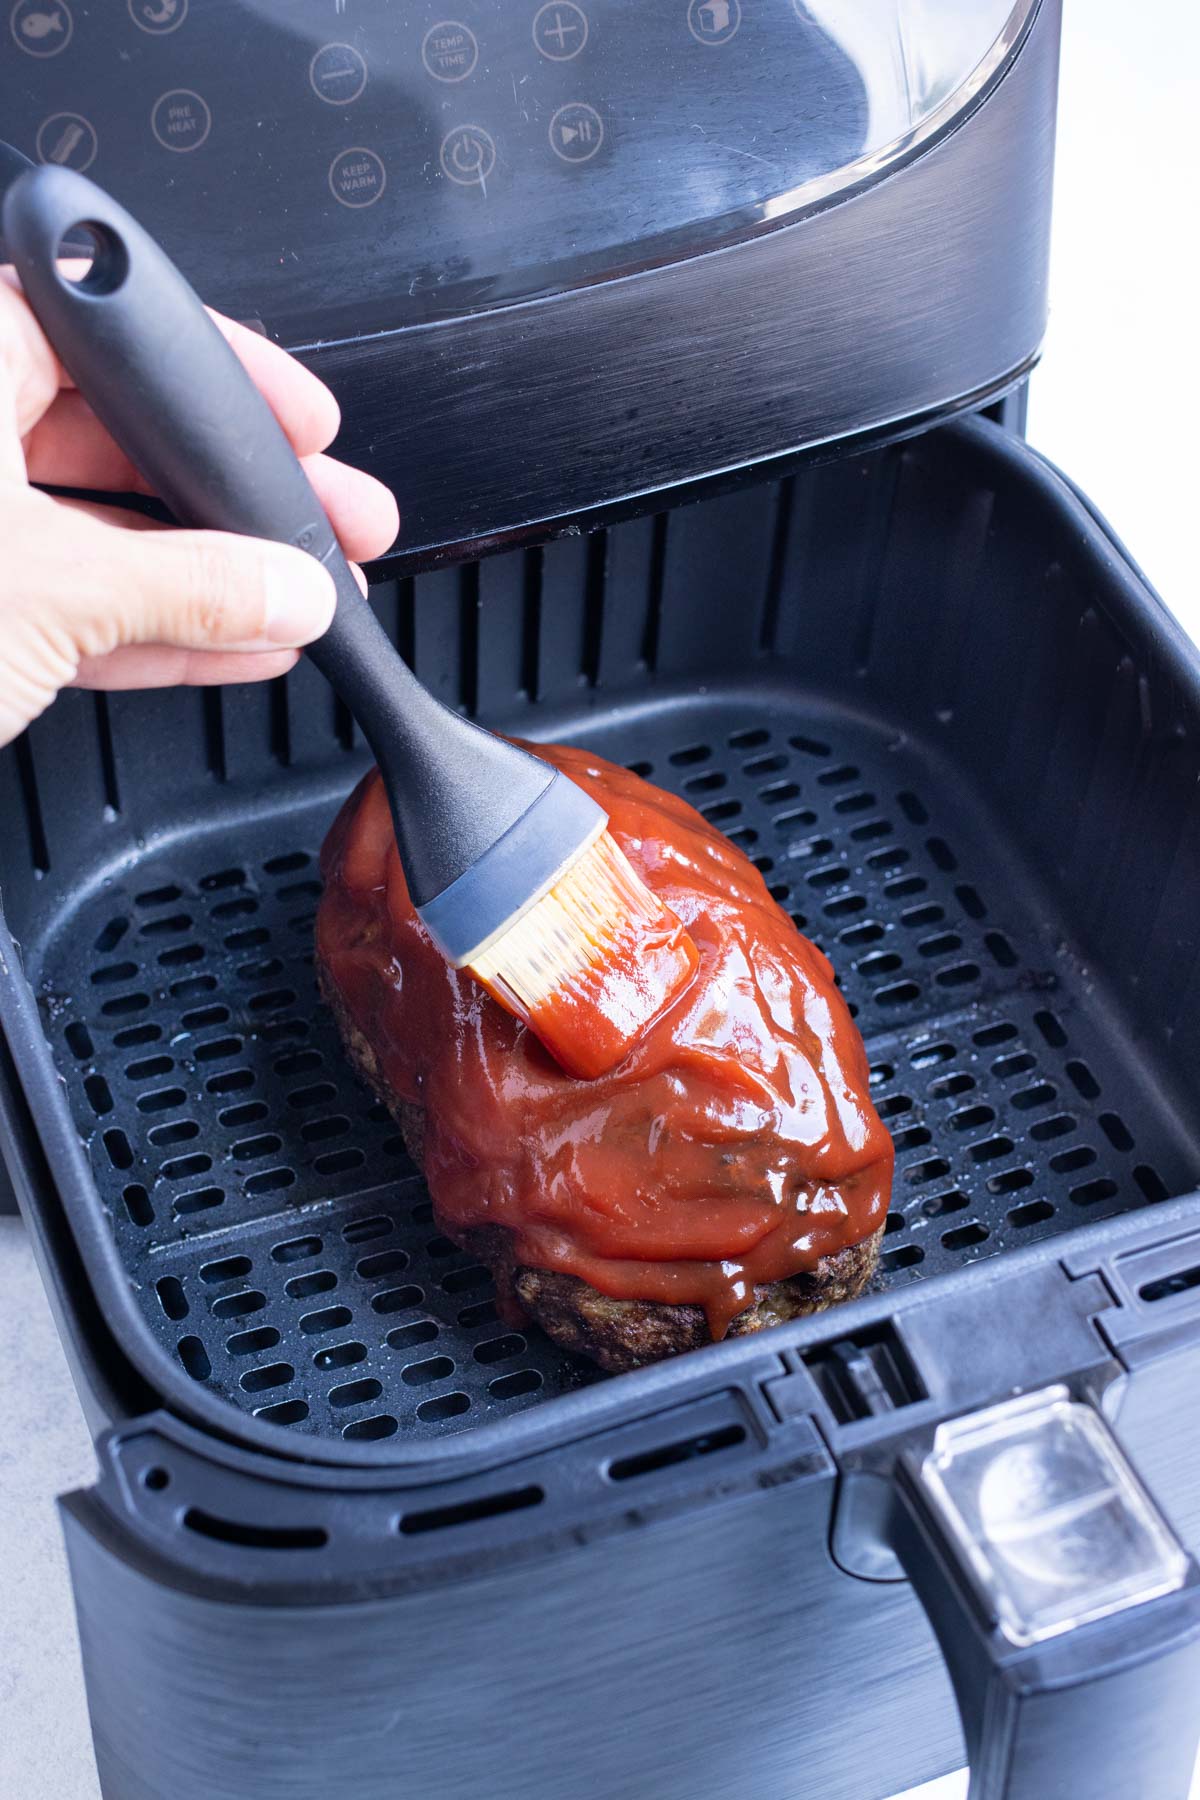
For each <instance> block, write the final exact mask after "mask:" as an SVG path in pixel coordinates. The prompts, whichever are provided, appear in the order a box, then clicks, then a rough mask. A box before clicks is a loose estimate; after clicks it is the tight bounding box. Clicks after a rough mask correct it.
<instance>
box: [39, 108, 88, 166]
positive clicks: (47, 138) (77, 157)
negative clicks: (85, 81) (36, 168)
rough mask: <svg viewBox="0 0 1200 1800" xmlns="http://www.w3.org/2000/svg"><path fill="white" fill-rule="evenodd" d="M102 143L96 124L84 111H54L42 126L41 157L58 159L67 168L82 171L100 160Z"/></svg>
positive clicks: (49, 161)
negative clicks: (99, 154) (87, 117)
mask: <svg viewBox="0 0 1200 1800" xmlns="http://www.w3.org/2000/svg"><path fill="white" fill-rule="evenodd" d="M98 148H99V144H98V142H97V139H96V127H95V126H94V125H93V124H92V122H91V120H90V119H85V118H84V116H83V114H82V113H73V112H57V113H51V114H50V117H49V118H48V119H43V120H42V122H41V124H40V125H39V126H38V134H37V153H38V161H39V162H44V163H57V164H58V165H59V167H60V168H63V169H77V170H78V171H79V172H80V174H82V172H83V171H84V169H90V168H91V166H92V164H93V163H94V162H95V160H96V151H97V149H98Z"/></svg>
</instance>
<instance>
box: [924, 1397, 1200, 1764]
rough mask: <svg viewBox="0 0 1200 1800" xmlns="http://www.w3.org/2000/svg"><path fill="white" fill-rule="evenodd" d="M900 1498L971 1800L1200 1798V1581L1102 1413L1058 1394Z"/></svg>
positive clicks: (969, 1437)
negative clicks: (954, 1710)
mask: <svg viewBox="0 0 1200 1800" xmlns="http://www.w3.org/2000/svg"><path fill="white" fill-rule="evenodd" d="M895 1494H896V1500H897V1504H896V1507H895V1516H894V1519H893V1524H892V1532H891V1536H892V1544H893V1548H894V1549H895V1552H896V1555H897V1557H898V1559H899V1561H900V1564H901V1566H902V1567H903V1569H904V1572H905V1574H906V1575H907V1576H908V1577H909V1579H910V1580H911V1582H912V1584H913V1587H914V1589H915V1590H916V1593H917V1596H918V1598H919V1599H920V1600H921V1602H922V1604H923V1606H924V1608H925V1611H926V1613H927V1614H928V1617H929V1621H930V1623H931V1625H932V1626H933V1629H934V1632H935V1634H936V1636H937V1638H938V1642H939V1644H940V1646H941V1649H942V1653H943V1655H944V1657H945V1660H946V1666H947V1670H948V1672H949V1675H950V1679H951V1682H952V1684H953V1687H954V1692H955V1697H956V1699H957V1701H958V1707H959V1712H960V1715H961V1719H962V1727H963V1735H964V1738H965V1740H966V1745H967V1754H968V1760H969V1763H970V1771H971V1781H970V1791H969V1796H968V1800H1077V1797H1079V1796H1083V1795H1086V1796H1087V1797H1088V1800H1131V1796H1133V1795H1138V1794H1144V1795H1147V1796H1150V1795H1153V1796H1154V1800H1187V1796H1188V1793H1189V1790H1190V1787H1191V1781H1192V1774H1193V1768H1194V1764H1195V1757H1196V1744H1197V1737H1198V1735H1200V1571H1198V1570H1197V1567H1196V1564H1195V1562H1194V1561H1193V1559H1192V1558H1191V1557H1190V1556H1189V1555H1188V1554H1187V1553H1186V1552H1185V1551H1184V1549H1183V1547H1182V1546H1181V1545H1180V1543H1179V1541H1178V1539H1177V1538H1176V1537H1175V1534H1174V1532H1173V1531H1172V1529H1171V1527H1170V1526H1169V1525H1168V1524H1167V1522H1166V1520H1165V1519H1164V1518H1163V1516H1162V1514H1161V1513H1160V1512H1159V1510H1158V1508H1157V1506H1156V1505H1155V1503H1154V1501H1153V1499H1152V1498H1151V1496H1150V1495H1149V1493H1148V1492H1147V1491H1146V1489H1145V1488H1144V1487H1143V1485H1142V1483H1141V1482H1140V1480H1139V1479H1138V1477H1137V1475H1136V1474H1135V1472H1134V1470H1133V1468H1132V1467H1131V1465H1130V1464H1129V1462H1128V1461H1127V1459H1126V1457H1125V1456H1124V1454H1123V1452H1122V1451H1121V1449H1120V1447H1119V1445H1118V1444H1117V1442H1116V1439H1115V1438H1114V1436H1113V1434H1112V1432H1111V1430H1110V1428H1109V1426H1108V1424H1107V1422H1106V1421H1105V1420H1104V1418H1103V1416H1102V1415H1101V1413H1100V1412H1099V1411H1098V1410H1097V1409H1096V1408H1094V1407H1093V1406H1091V1405H1090V1404H1087V1403H1086V1402H1082V1401H1079V1400H1075V1399H1073V1398H1072V1397H1071V1396H1070V1394H1069V1393H1068V1391H1067V1389H1066V1388H1065V1387H1054V1388H1048V1389H1043V1390H1041V1391H1040V1392H1038V1393H1034V1394H1027V1395H1023V1396H1020V1397H1019V1398H1018V1399H1015V1400H1009V1401H1005V1402H1003V1403H1002V1404H1001V1405H999V1406H995V1407H989V1408H987V1409H985V1410H984V1411H983V1412H978V1413H974V1414H970V1415H968V1416H967V1417H966V1418H962V1419H957V1420H952V1421H950V1422H949V1423H948V1424H947V1425H943V1426H941V1427H939V1428H938V1431H937V1433H936V1435H935V1439H934V1444H933V1448H932V1450H930V1449H929V1448H928V1446H926V1447H925V1449H924V1450H923V1451H911V1450H910V1451H908V1452H906V1453H905V1454H903V1455H902V1456H901V1458H900V1461H899V1464H898V1466H897V1479H896V1490H895Z"/></svg>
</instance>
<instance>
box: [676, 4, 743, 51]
mask: <svg viewBox="0 0 1200 1800" xmlns="http://www.w3.org/2000/svg"><path fill="white" fill-rule="evenodd" d="M687 22H688V30H689V31H690V32H691V34H692V36H693V37H694V38H695V40H696V42H697V43H698V44H727V43H728V42H729V40H730V38H731V37H732V36H733V34H734V32H735V31H736V30H737V28H738V26H739V25H740V24H741V22H742V0H691V3H690V5H689V6H688V11H687Z"/></svg>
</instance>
